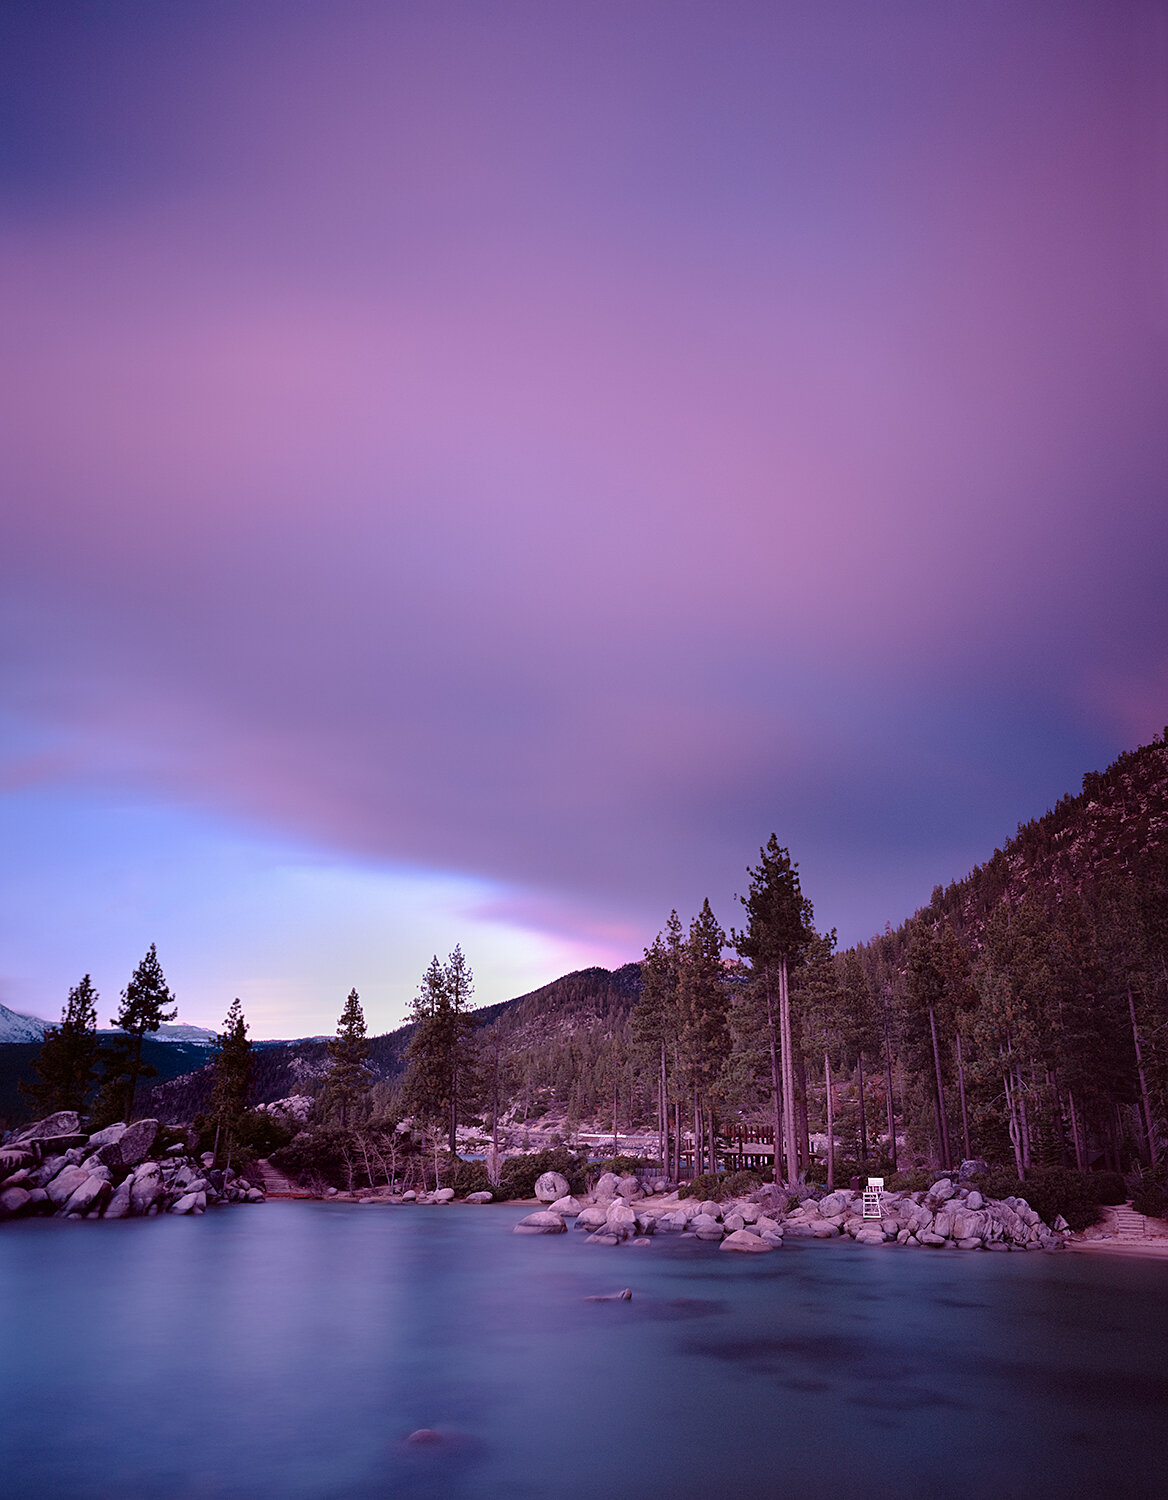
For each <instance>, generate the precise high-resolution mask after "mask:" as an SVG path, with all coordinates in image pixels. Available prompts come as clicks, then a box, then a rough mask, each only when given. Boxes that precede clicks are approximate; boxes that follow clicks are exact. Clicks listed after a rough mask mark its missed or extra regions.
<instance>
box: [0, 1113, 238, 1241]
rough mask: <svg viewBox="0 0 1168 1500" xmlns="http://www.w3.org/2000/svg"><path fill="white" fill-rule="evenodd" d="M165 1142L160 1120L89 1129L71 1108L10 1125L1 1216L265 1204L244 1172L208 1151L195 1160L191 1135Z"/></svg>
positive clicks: (114, 1214)
mask: <svg viewBox="0 0 1168 1500" xmlns="http://www.w3.org/2000/svg"><path fill="white" fill-rule="evenodd" d="M166 1140H167V1136H166V1133H165V1132H163V1133H160V1131H159V1125H158V1121H157V1120H135V1121H134V1123H133V1124H132V1125H121V1124H118V1125H108V1126H106V1128H105V1129H104V1130H98V1131H94V1132H93V1133H92V1134H91V1133H89V1132H88V1131H86V1130H84V1129H82V1127H81V1121H80V1118H79V1116H78V1115H77V1114H76V1112H75V1111H73V1110H60V1111H58V1113H57V1114H54V1115H49V1117H48V1118H47V1119H44V1120H38V1121H37V1122H36V1124H35V1125H29V1126H26V1127H25V1128H24V1129H23V1130H19V1131H12V1132H10V1133H9V1134H8V1135H7V1136H5V1138H4V1141H3V1144H0V1173H3V1174H5V1175H4V1176H3V1178H2V1180H0V1219H13V1218H17V1217H23V1216H27V1215H32V1214H46V1215H47V1214H52V1215H55V1216H56V1217H57V1218H63V1219H126V1218H130V1217H132V1216H141V1217H146V1216H153V1215H156V1214H160V1213H172V1214H201V1213H203V1212H204V1211H205V1209H206V1207H207V1205H208V1204H209V1203H219V1202H231V1203H241V1202H242V1203H262V1202H263V1200H264V1195H263V1193H262V1192H261V1190H260V1189H259V1188H258V1187H253V1186H252V1184H251V1183H249V1182H248V1181H247V1180H246V1178H243V1177H240V1176H238V1175H237V1174H236V1173H235V1172H233V1171H232V1170H231V1169H230V1168H227V1169H226V1170H224V1171H219V1170H217V1169H215V1168H214V1167H213V1166H212V1165H211V1164H212V1161H213V1157H211V1156H210V1155H205V1156H203V1157H201V1158H198V1159H196V1158H195V1156H194V1155H193V1154H192V1149H191V1143H190V1141H189V1140H186V1139H184V1140H181V1141H178V1142H175V1143H172V1144H169V1145H168V1144H166Z"/></svg>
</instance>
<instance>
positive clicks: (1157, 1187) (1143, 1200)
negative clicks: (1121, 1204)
mask: <svg viewBox="0 0 1168 1500" xmlns="http://www.w3.org/2000/svg"><path fill="white" fill-rule="evenodd" d="M1132 1207H1133V1208H1134V1209H1135V1211H1136V1213H1138V1214H1147V1215H1148V1216H1149V1217H1150V1218H1153V1219H1168V1188H1166V1187H1165V1186H1164V1185H1163V1183H1160V1182H1145V1183H1143V1184H1142V1185H1141V1186H1140V1187H1138V1188H1137V1189H1136V1191H1135V1192H1134V1193H1133V1195H1132Z"/></svg>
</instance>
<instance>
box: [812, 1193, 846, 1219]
mask: <svg viewBox="0 0 1168 1500" xmlns="http://www.w3.org/2000/svg"><path fill="white" fill-rule="evenodd" d="M851 1202H852V1195H851V1193H849V1192H845V1191H837V1192H834V1193H828V1195H827V1197H826V1198H821V1199H820V1200H819V1212H820V1213H821V1214H822V1215H823V1217H824V1218H825V1219H834V1218H839V1217H842V1215H844V1214H845V1213H847V1211H848V1209H849V1207H850V1206H851Z"/></svg>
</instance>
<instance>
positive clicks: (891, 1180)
mask: <svg viewBox="0 0 1168 1500" xmlns="http://www.w3.org/2000/svg"><path fill="white" fill-rule="evenodd" d="M877 1175H879V1174H877ZM936 1180H937V1174H936V1172H933V1171H930V1170H929V1168H927V1167H913V1168H911V1169H910V1170H909V1171H907V1172H890V1173H889V1175H888V1176H887V1177H886V1178H885V1179H884V1186H885V1188H886V1189H887V1191H888V1192H890V1193H924V1192H927V1191H928V1190H929V1188H931V1187H932V1185H933V1183H934V1182H935V1181H936Z"/></svg>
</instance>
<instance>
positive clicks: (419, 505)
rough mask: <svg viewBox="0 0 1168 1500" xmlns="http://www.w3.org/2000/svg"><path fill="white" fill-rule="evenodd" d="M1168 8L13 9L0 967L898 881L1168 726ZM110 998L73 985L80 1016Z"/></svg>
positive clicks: (304, 1020)
mask: <svg viewBox="0 0 1168 1500" xmlns="http://www.w3.org/2000/svg"><path fill="white" fill-rule="evenodd" d="M1166 79H1168V12H1166V10H1165V7H1164V5H1163V4H1162V3H1160V0H1100V3H1076V0H1065V3H1060V4H1057V5H1054V4H1047V3H1041V4H1037V3H1027V0H1009V3H993V0H985V3H979V4H977V5H955V4H952V5H951V4H937V3H936V0H922V3H914V4H904V3H898V0H883V3H881V4H880V5H878V6H874V5H871V4H869V3H862V4H846V3H830V0H829V3H826V4H823V5H815V6H808V5H806V4H802V3H784V0H766V3H759V4H750V3H736V0H716V3H715V0H708V3H690V0H664V3H656V0H621V3H619V4H608V3H603V0H596V3H589V4H588V5H584V6H578V5H568V4H557V3H551V4H549V3H548V0H532V3H529V4H510V3H506V0H501V3H498V4H492V5H489V6H487V5H482V6H473V5H472V6H468V5H466V4H463V3H452V0H428V3H427V4H425V5H418V4H415V3H393V0H378V3H370V4H355V3H349V0H330V3H329V4H328V5H321V4H316V3H313V4H309V3H301V0H278V3H277V0H271V3H263V0H230V3H227V0H222V3H216V0H198V3H194V0H170V3H168V4H167V5H165V6H160V5H158V4H156V3H145V0H118V3H116V4H115V3H96V0H89V3H68V0H61V3H58V4H54V5H53V6H44V5H42V4H39V3H35V0H4V3H2V4H0V642H2V645H0V1003H4V1004H6V1005H8V1006H10V1007H11V1008H13V1009H17V1010H23V1011H29V1012H32V1013H34V1014H38V1015H42V1016H46V1017H50V1018H52V1017H55V1016H57V1015H58V1014H59V1011H60V1008H61V1006H62V1004H63V1003H64V1000H65V995H66V992H67V990H68V988H69V986H70V985H71V984H74V983H76V981H77V979H78V978H79V977H80V975H81V974H82V973H85V972H89V973H91V974H92V975H93V978H94V982H95V984H96V985H97V987H98V989H99V990H100V991H101V993H102V1009H103V1013H104V1012H105V1011H106V1010H107V1009H108V1014H109V1015H112V1014H113V1007H116V1004H117V996H118V992H119V991H120V990H121V989H122V988H123V987H124V985H125V983H126V981H127V980H128V978H129V975H130V972H131V970H132V968H133V966H134V965H135V963H136V962H137V961H138V960H139V959H140V957H141V956H142V954H143V953H144V952H145V950H146V948H147V946H148V945H149V944H150V943H151V942H154V943H157V945H158V951H159V956H160V958H161V961H162V964H163V968H164V970H165V972H166V974H167V977H168V979H169V981H170V983H171V987H172V989H173V990H174V991H175V993H176V994H177V996H178V1000H179V1008H180V1018H181V1019H182V1020H184V1021H188V1022H194V1023H196V1024H203V1025H210V1026H216V1025H218V1024H219V1022H220V1021H221V1020H222V1017H223V1015H224V1014H225V1012H226V1009H227V1006H228V1005H229V1003H230V1001H231V999H232V998H233V997H234V996H236V995H238V996H239V997H240V998H241V999H242V1001H243V1005H244V1010H245V1013H246V1014H247V1016H248V1018H249V1022H250V1025H251V1030H252V1032H253V1034H254V1035H256V1036H261V1037H262V1036H297V1035H304V1034H313V1033H321V1032H329V1031H331V1030H332V1029H333V1027H334V1024H335V1020H336V1017H337V1015H338V1013H339V1011H340V1008H341V1006H342V1004H343V1002H344V998H345V996H346V994H347V993H348V991H349V989H350V988H351V987H356V988H357V989H358V991H359V992H360V994H361V997H362V1001H363V1003H364V1006H365V1010H366V1015H367V1017H368V1020H369V1025H370V1029H371V1030H372V1031H380V1030H384V1029H386V1028H388V1027H390V1026H392V1025H396V1024H398V1023H399V1022H400V1020H401V1019H402V1017H403V1015H404V1014H405V1013H406V1011H407V1010H408V1006H409V1003H410V999H411V998H412V996H413V994H414V993H415V991H416V987H417V981H418V978H419V976H420V974H421V972H422V969H423V968H424V967H425V964H426V963H427V961H428V959H429V957H430V955H431V954H432V953H435V952H437V953H439V954H440V955H444V954H445V953H447V952H449V951H450V950H451V949H452V948H453V947H454V945H455V944H456V943H460V944H461V945H462V947H463V949H464V951H465V953H466V955H467V957H468V959H469V961H470V963H471V966H472V968H473V969H474V971H475V974H476V980H477V992H476V1000H477V1002H478V1003H482V1004H487V1003H492V1002H494V1001H497V1000H502V999H506V998H509V997H510V996H512V995H516V994H520V993H523V992H524V991H526V990H529V989H532V988H534V987H536V986H537V985H539V984H542V983H545V982H547V981H548V980H550V979H552V978H554V977H556V976H557V975H558V974H561V973H564V972H567V971H569V970H571V969H575V968H579V967H583V966H585V965H588V964H592V963H601V964H604V965H606V966H615V965H617V964H620V963H623V962H626V961H628V960H630V959H634V958H637V957H639V956H640V953H641V950H642V949H643V947H644V946H645V944H646V943H647V942H649V941H650V940H651V938H652V936H653V935H654V934H655V933H656V932H657V931H658V930H659V929H660V928H661V927H662V926H663V924H664V921H665V918H666V917H667V916H668V914H669V911H670V910H671V908H674V907H676V908H677V909H678V910H679V911H680V912H681V914H682V916H683V917H684V918H686V919H688V917H689V916H691V915H692V914H693V913H694V912H695V911H696V909H697V907H698V906H699V905H700V903H701V900H702V898H703V897H705V896H709V898H710V900H711V902H712V904H713V906H714V910H715V912H716V913H717V915H718V916H719V918H720V919H721V920H722V922H723V924H724V925H727V926H729V925H730V924H732V923H733V921H734V919H735V911H736V909H738V908H736V906H735V900H734V898H735V895H736V894H739V893H741V892H743V891H744V890H745V889H746V887H747V881H748V875H747V870H748V867H749V866H750V864H751V863H753V862H755V861H757V858H758V851H759V847H760V846H761V845H762V844H763V843H764V842H765V841H766V839H767V838H768V837H769V835H770V834H771V833H772V832H774V833H776V834H777V835H778V838H779V841H780V843H782V844H784V845H785V846H787V847H788V848H789V849H790V851H791V855H792V857H793V858H794V859H795V860H796V861H797V862H798V865H799V870H800V874H801V878H802V882H803V888H804V891H805V893H806V894H807V895H809V896H810V897H811V899H812V901H813V903H814V906H815V912H816V918H817V922H818V925H819V926H820V927H821V928H823V929H826V928H831V927H834V928H836V929H837V932H838V934H839V938H840V941H841V943H851V942H854V941H857V940H861V939H864V938H866V937H868V936H870V935H871V934H873V933H874V932H877V931H880V930H882V929H883V928H884V926H885V924H886V923H889V922H890V923H892V924H893V925H894V926H895V925H896V924H898V923H899V922H900V921H902V920H903V919H904V918H905V917H906V916H907V915H909V914H910V913H911V912H912V911H913V910H915V909H916V908H917V907H919V906H920V905H922V904H923V903H924V902H926V901H927V900H928V898H929V895H930V892H931V891H932V889H933V887H934V886H935V885H936V884H938V883H940V884H945V883H947V882H949V881H950V880H953V879H956V878H960V877H961V876H963V875H964V874H965V873H967V872H968V870H969V869H970V868H971V867H972V866H973V865H974V864H976V863H978V862H980V861H981V860H984V859H985V858H987V857H988V856H989V855H990V854H991V853H992V851H993V849H994V848H995V847H996V846H998V845H1000V844H1001V843H1003V842H1004V841H1005V840H1006V839H1007V838H1008V837H1009V836H1010V835H1011V834H1012V832H1013V831H1014V829H1015V827H1016V825H1017V824H1018V823H1019V821H1025V820H1026V819H1029V818H1031V817H1034V816H1038V815H1040V814H1041V813H1042V812H1044V811H1045V810H1046V809H1047V808H1048V807H1049V806H1051V805H1052V804H1053V803H1054V802H1055V801H1057V800H1058V798H1059V797H1060V796H1062V795H1063V794H1064V793H1066V792H1068V791H1072V792H1073V791H1076V790H1077V789H1078V786H1079V782H1080V778H1081V777H1082V775H1083V773H1084V772H1085V771H1087V770H1091V769H1098V768H1101V767H1103V766H1104V765H1106V764H1107V763H1108V762H1109V761H1110V760H1111V759H1113V758H1114V757H1115V755H1116V754H1117V753H1118V752H1119V751H1121V750H1123V749H1125V748H1130V747H1131V746H1133V745H1135V744H1137V743H1140V742H1146V741H1147V740H1148V739H1150V738H1151V737H1152V735H1153V734H1155V733H1157V732H1159V731H1160V730H1161V729H1162V728H1163V726H1164V724H1165V722H1166V721H1168V378H1166V376H1168V371H1166V355H1168V83H1166ZM103 1019H104V1014H103Z"/></svg>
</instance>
